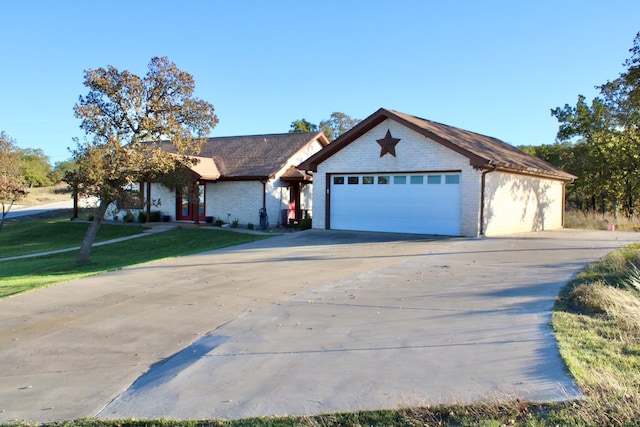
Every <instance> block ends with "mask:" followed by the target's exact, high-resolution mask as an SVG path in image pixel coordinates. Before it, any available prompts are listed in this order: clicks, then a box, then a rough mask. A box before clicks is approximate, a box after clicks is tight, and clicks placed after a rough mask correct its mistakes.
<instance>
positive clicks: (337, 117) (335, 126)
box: [320, 111, 360, 141]
mask: <svg viewBox="0 0 640 427" xmlns="http://www.w3.org/2000/svg"><path fill="white" fill-rule="evenodd" d="M359 121H360V120H359V119H352V118H351V117H349V116H348V115H346V114H344V113H340V112H337V111H336V112H333V113H331V116H330V117H329V119H328V120H323V121H321V122H320V130H321V131H323V132H324V134H325V135H326V136H327V138H328V139H329V141H333V140H335V139H338V138H340V136H341V135H342V134H343V133H345V132H346V131H348V130H349V129H351V128H352V127H354V126H355V125H357V124H358V122H359Z"/></svg>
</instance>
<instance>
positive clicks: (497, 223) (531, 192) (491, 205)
mask: <svg viewBox="0 0 640 427" xmlns="http://www.w3.org/2000/svg"><path fill="white" fill-rule="evenodd" d="M562 187H563V184H562V182H561V181H556V180H550V179H543V178H537V177H532V176H526V175H516V174H511V173H505V172H500V171H497V172H490V173H488V174H487V175H486V186H485V194H486V197H485V215H484V223H485V224H484V230H485V235H487V236H492V235H500V234H507V233H519V232H526V231H541V230H551V229H555V228H562V207H563V199H562V196H563V191H562Z"/></svg>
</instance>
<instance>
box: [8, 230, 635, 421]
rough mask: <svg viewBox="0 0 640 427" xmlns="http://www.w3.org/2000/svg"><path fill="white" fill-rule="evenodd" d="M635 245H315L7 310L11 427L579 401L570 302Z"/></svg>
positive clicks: (136, 271)
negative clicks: (567, 315)
mask: <svg viewBox="0 0 640 427" xmlns="http://www.w3.org/2000/svg"><path fill="white" fill-rule="evenodd" d="M636 240H638V235H637V234H632V233H618V232H615V233H612V232H576V231H568V230H560V231H553V232H542V233H531V234H523V235H518V236H508V237H504V238H489V239H450V240H433V239H430V238H428V237H425V236H407V235H401V236H400V235H385V234H372V233H351V232H334V231H306V232H300V233H293V234H288V235H284V236H281V237H276V238H273V239H269V240H266V241H261V242H256V243H252V244H249V245H243V246H239V247H236V248H229V249H226V250H219V251H214V252H211V253H206V254H200V255H195V256H190V257H184V258H178V259H171V260H166V261H161V262H156V263H150V264H146V265H143V266H140V267H136V268H131V269H126V270H121V271H117V272H113V273H109V274H104V275H101V276H97V277H93V278H87V279H82V280H76V281H73V282H69V283H66V284H63V285H58V286H55V287H51V288H48V289H42V290H38V291H35V292H31V293H28V294H24V295H20V296H17V297H13V298H9V299H5V300H1V301H0V411H1V412H0V422H6V421H11V420H16V419H28V420H33V421H53V420H61V419H73V418H78V417H91V416H98V417H101V418H127V417H135V418H144V417H167V418H241V417H248V416H257V415H272V414H280V415H283V414H315V413H323V412H333V411H350V410H359V409H373V408H393V407H398V406H406V405H415V404H426V403H440V402H471V401H477V400H485V399H496V398H514V397H524V398H528V399H534V400H558V399H566V398H572V397H575V396H578V395H579V391H578V390H577V389H576V387H575V385H574V384H573V382H572V380H571V379H570V378H569V377H568V376H567V375H566V373H565V370H564V367H563V365H562V362H561V360H560V358H559V355H558V351H557V348H556V345H555V341H554V339H553V336H552V333H551V329H550V328H549V325H548V323H549V320H550V311H549V310H550V308H551V306H552V304H553V299H554V297H555V295H556V294H557V292H558V290H559V288H560V287H561V286H562V285H563V284H564V283H566V282H567V281H568V280H569V279H571V277H572V276H573V275H575V273H576V272H577V271H579V270H580V269H581V268H582V267H583V266H584V265H585V264H587V263H589V262H591V261H594V260H596V259H598V258H600V257H601V256H603V255H604V254H606V253H608V252H610V251H612V250H614V249H616V248H619V247H622V246H625V245H627V244H628V243H630V242H633V241H636Z"/></svg>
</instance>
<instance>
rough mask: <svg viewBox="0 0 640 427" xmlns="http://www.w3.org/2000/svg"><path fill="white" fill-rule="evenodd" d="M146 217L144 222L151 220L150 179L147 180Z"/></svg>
mask: <svg viewBox="0 0 640 427" xmlns="http://www.w3.org/2000/svg"><path fill="white" fill-rule="evenodd" d="M146 193H147V194H146V196H147V219H146V221H145V222H149V221H151V181H147V191H146Z"/></svg>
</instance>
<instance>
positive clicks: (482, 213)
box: [478, 165, 498, 236]
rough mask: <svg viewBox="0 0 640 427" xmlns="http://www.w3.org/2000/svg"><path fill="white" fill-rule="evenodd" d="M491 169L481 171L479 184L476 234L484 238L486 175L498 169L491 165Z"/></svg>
mask: <svg viewBox="0 0 640 427" xmlns="http://www.w3.org/2000/svg"><path fill="white" fill-rule="evenodd" d="M491 166H492V167H493V169H488V170H484V171H482V177H481V184H480V232H479V233H478V234H479V235H480V236H484V198H485V185H486V178H485V177H486V175H487V174H488V173H491V172H495V170H496V169H498V166H496V165H491Z"/></svg>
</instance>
